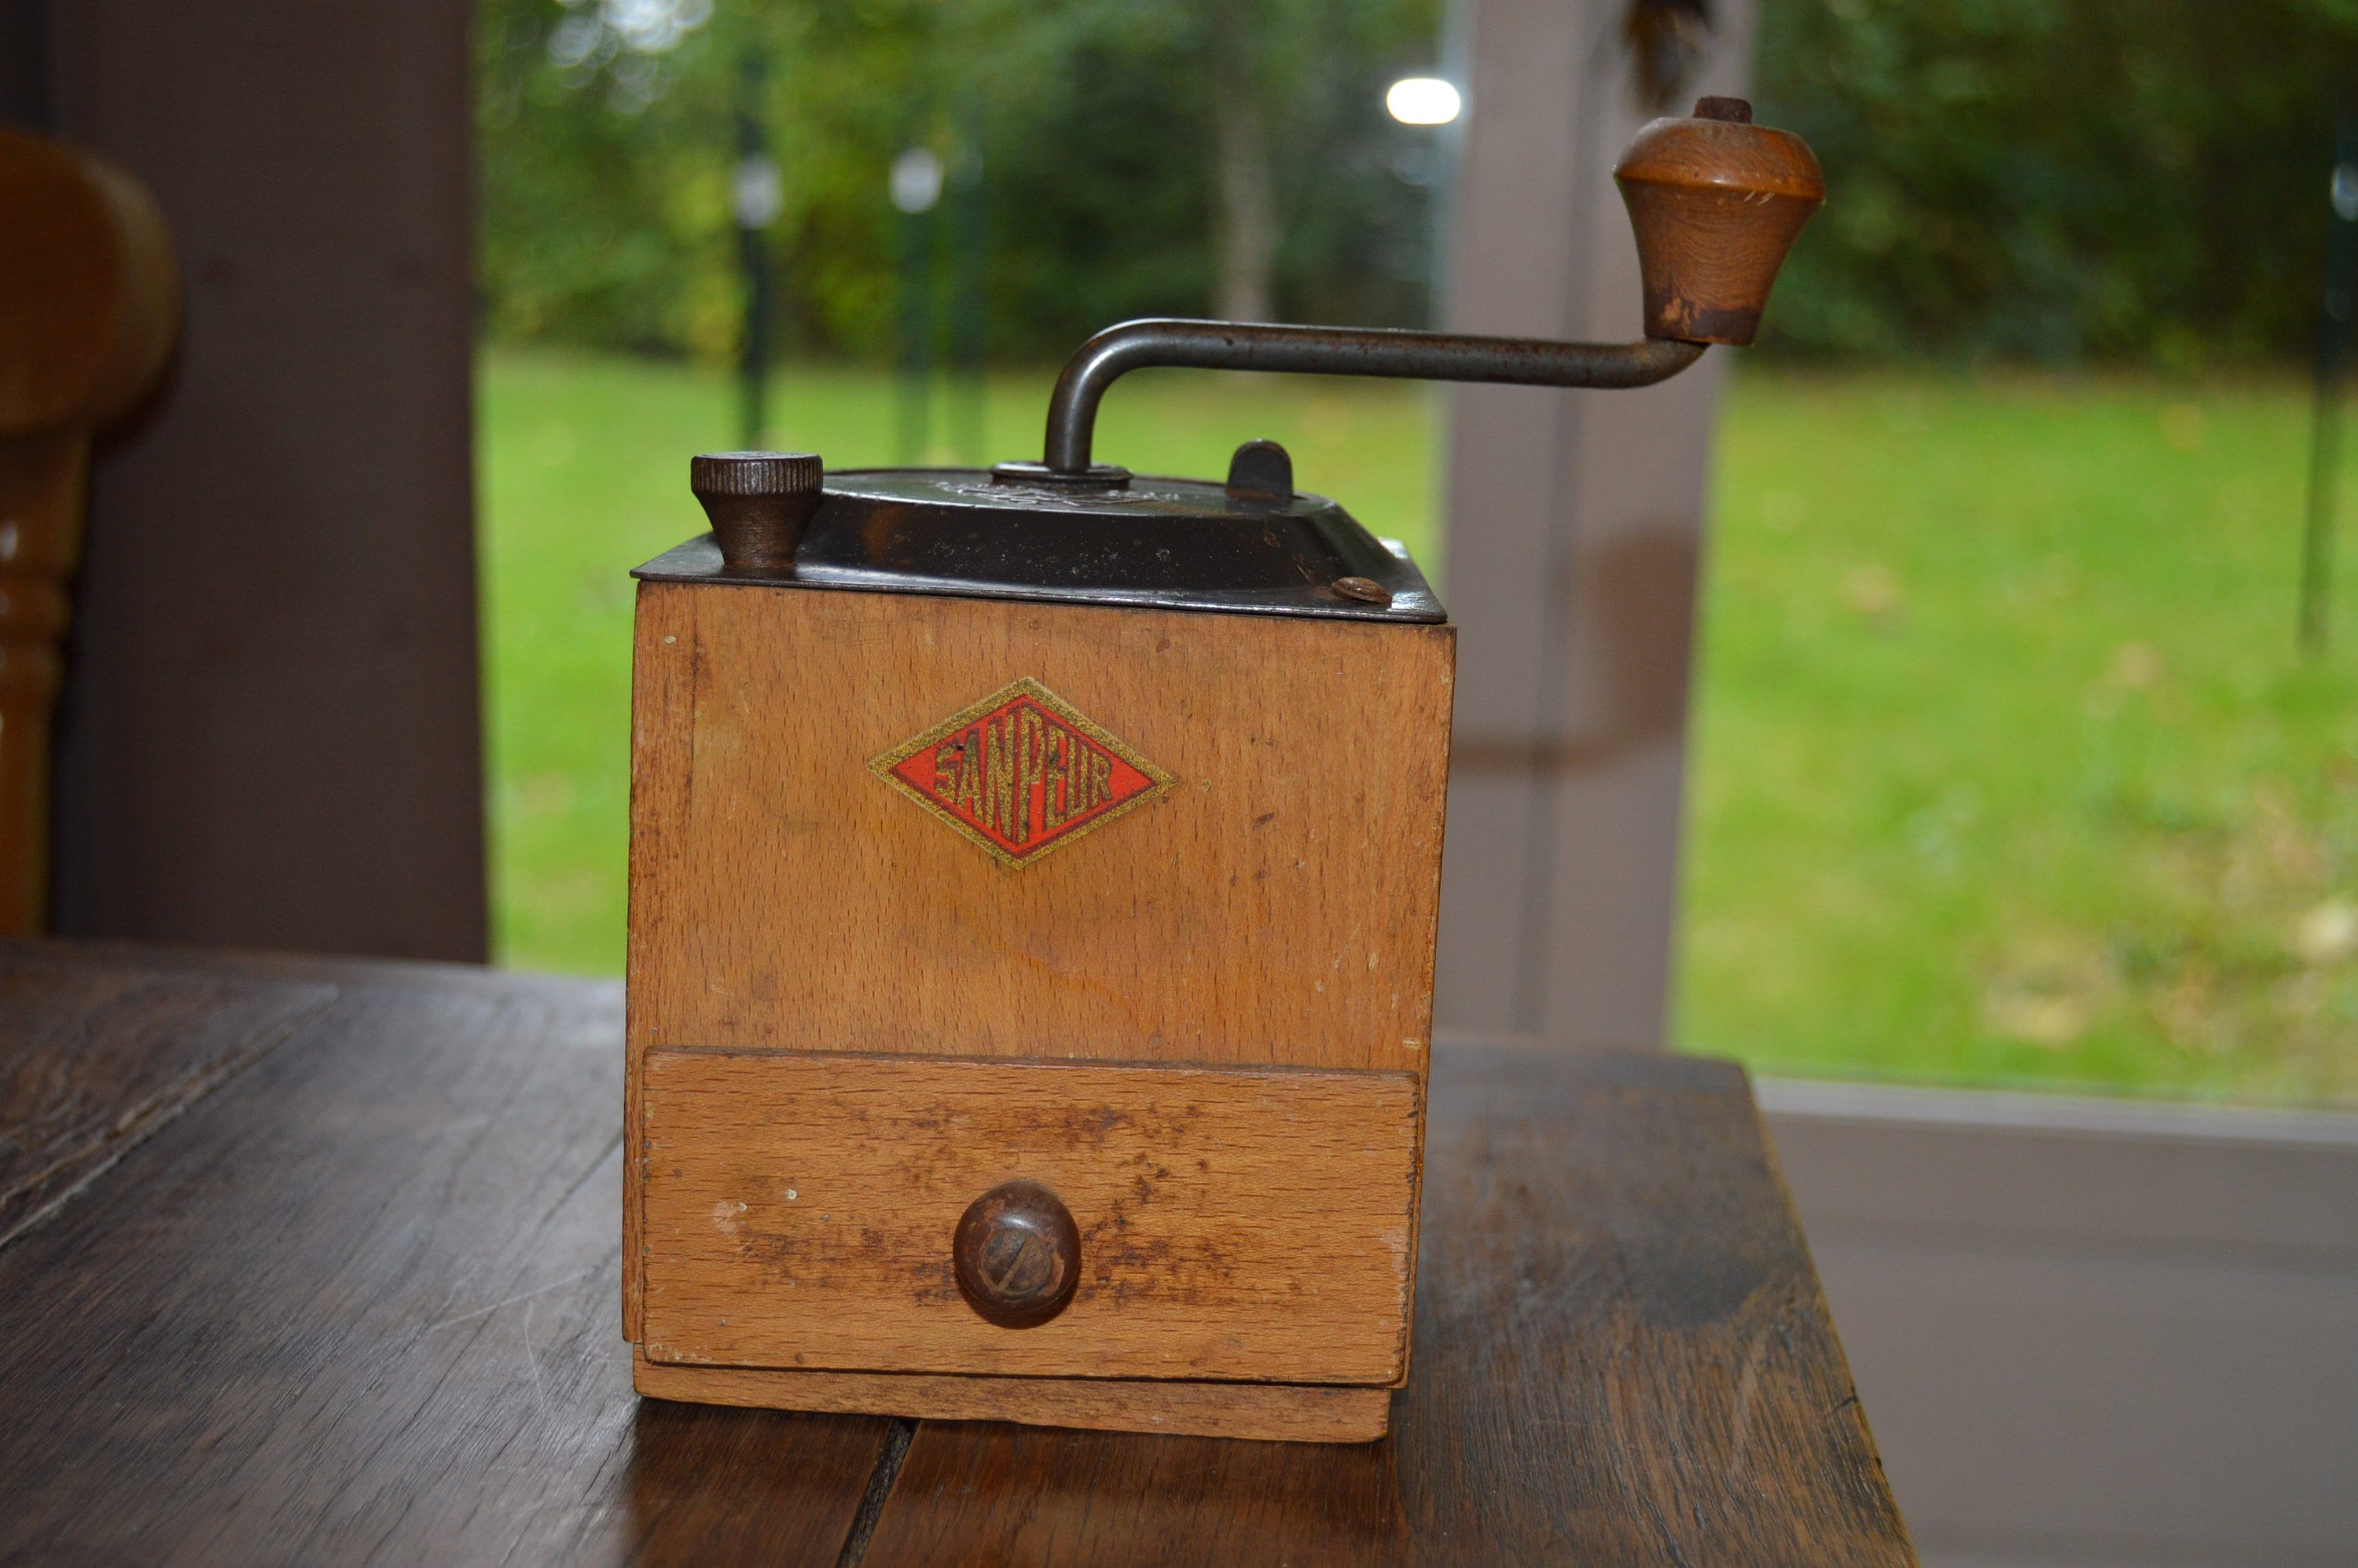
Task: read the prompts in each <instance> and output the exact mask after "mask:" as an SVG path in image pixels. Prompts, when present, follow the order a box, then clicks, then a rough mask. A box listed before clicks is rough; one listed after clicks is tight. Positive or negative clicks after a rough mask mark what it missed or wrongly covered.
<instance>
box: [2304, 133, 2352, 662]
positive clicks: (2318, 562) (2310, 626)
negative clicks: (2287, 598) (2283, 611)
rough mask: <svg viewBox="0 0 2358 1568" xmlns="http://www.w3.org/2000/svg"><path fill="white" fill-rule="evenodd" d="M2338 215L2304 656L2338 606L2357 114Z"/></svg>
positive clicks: (2320, 359) (2324, 330)
mask: <svg viewBox="0 0 2358 1568" xmlns="http://www.w3.org/2000/svg"><path fill="white" fill-rule="evenodd" d="M2328 194H2329V195H2330V196H2331V200H2332V204H2333V216H2332V219H2331V222H2330V223H2329V224H2328V226H2327V229H2326V242H2325V299H2324V303H2323V306H2322V307H2321V308H2320V310H2319V311H2318V318H2317V409H2316V416H2315V418H2316V423H2315V425H2314V427H2312V433H2311V435H2310V438H2309V513H2308V516H2307V518H2306V521H2305V526H2304V527H2303V528H2302V530H2301V549H2300V651H2301V653H2302V654H2304V655H2306V656H2307V657H2309V658H2312V659H2313V658H2315V657H2317V656H2318V655H2319V654H2321V653H2323V652H2324V651H2325V639H2326V633H2327V630H2328V625H2329V622H2330V620H2331V613H2332V603H2333V513H2334V491H2335V488H2336V486H2335V482H2334V481H2336V479H2337V478H2338V477H2339V476H2340V473H2341V468H2342V383H2343V381H2344V380H2345V379H2346V378H2347V374H2348V370H2349V358H2350V323H2351V317H2352V315H2353V304H2358V115H2344V116H2342V121H2341V124H2339V125H2338V126H2337V127H2336V131H2335V136H2334V165H2333V180H2332V184H2331V187H2330V188H2329V191H2328Z"/></svg>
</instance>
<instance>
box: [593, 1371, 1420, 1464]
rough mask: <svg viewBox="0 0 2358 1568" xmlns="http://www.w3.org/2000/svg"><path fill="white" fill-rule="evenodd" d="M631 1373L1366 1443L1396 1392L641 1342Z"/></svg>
mask: <svg viewBox="0 0 2358 1568" xmlns="http://www.w3.org/2000/svg"><path fill="white" fill-rule="evenodd" d="M634 1376H635V1380H636V1382H637V1385H638V1390H639V1392H641V1393H643V1394H646V1395H649V1396H651V1397H653V1398H655V1399H664V1400H698V1401H701V1402H708V1403H711V1404H722V1405H748V1406H752V1407H755V1408H760V1409H772V1410H796V1411H861V1412H871V1413H881V1414H886V1415H898V1416H912V1417H922V1418H924V1419H926V1420H931V1421H1010V1422H1022V1423H1023V1424H1025V1425H1029V1426H1056V1427H1078V1428H1082V1429H1086V1430H1094V1431H1102V1432H1156V1433H1166V1432H1167V1433H1184V1434H1186V1435H1189V1436H1195V1437H1237V1438H1250V1439H1253V1440H1255V1441H1257V1442H1291V1443H1372V1442H1373V1441H1375V1440H1376V1439H1377V1438H1379V1437H1381V1436H1382V1435H1383V1434H1384V1431H1385V1427H1386V1425H1387V1424H1388V1423H1389V1422H1390V1416H1391V1403H1392V1391H1391V1390H1390V1389H1350V1388H1320V1387H1316V1386H1312V1385H1304V1384H1300V1383H1204V1382H1170V1381H1161V1382H1138V1381H1130V1380H1128V1379H1120V1378H967V1377H936V1376H934V1375H932V1374H930V1373H925V1372H789V1371H774V1370H769V1369H764V1368H752V1367H667V1366H665V1365H663V1364H662V1363H660V1362H656V1361H650V1360H648V1359H647V1358H646V1357H645V1356H644V1354H643V1355H641V1356H640V1357H639V1358H638V1362H637V1366H636V1369H635V1374H634Z"/></svg>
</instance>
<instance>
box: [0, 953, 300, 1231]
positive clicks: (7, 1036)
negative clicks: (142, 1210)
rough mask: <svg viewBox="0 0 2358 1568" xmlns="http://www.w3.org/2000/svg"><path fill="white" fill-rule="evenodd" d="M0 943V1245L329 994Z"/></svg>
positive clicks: (277, 1037)
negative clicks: (56, 959) (50, 957)
mask: <svg viewBox="0 0 2358 1568" xmlns="http://www.w3.org/2000/svg"><path fill="white" fill-rule="evenodd" d="M41 951H42V950H41V949H39V948H36V947H30V946H22V945H19V944H14V943H10V944H5V945H0V1243H5V1241H6V1240H7V1239H8V1238H9V1237H11V1236H13V1235H14V1234H16V1231H18V1230H19V1229H22V1228H23V1227H26V1226H27V1225H30V1224H32V1223H34V1222H35V1221H37V1220H38V1219H39V1218H40V1217H41V1216H42V1215H43V1214H45V1213H47V1212H48V1211H49V1209H50V1208H52V1207H53V1206H56V1205H58V1204H59V1203H62V1202H64V1201H65V1200H66V1199H67V1198H69V1197H70V1196H72V1195H73V1194H74V1193H75V1192H77V1191H78V1190H80V1188H81V1185H82V1184H84V1183H86V1182H88V1181H89V1180H90V1179H91V1178H92V1176H94V1175H96V1174H97V1173H99V1172H101V1171H103V1170H104V1169H105V1168H106V1167H107V1166H108V1165H110V1164H112V1163H113V1162H114V1161H115V1160H117V1159H120V1158H121V1157H122V1155H123V1152H124V1150H126V1149H128V1148H130V1147H131V1145H133V1144H134V1143H136V1142H137V1141H139V1140H140V1139H142V1138H145V1137H146V1136H147V1135H148V1134H149V1133H151V1132H153V1131H154V1130H156V1129H157V1127H160V1126H161V1125H163V1124H164V1123H165V1122H167V1121H168V1120H170V1119H172V1118H173V1117H175V1116H177V1115H178V1114H179V1113H180V1112H181V1111H182V1110H184V1109H185V1108H187V1107H188V1106H189V1104H191V1103H192V1102H194V1101H195V1100H196V1099H198V1098H200V1097H201V1096H202V1095H203V1094H204V1093H205V1092H206V1091H207V1090H208V1089H210V1088H211V1087H213V1086H214V1085H216V1084H218V1083H219V1082H220V1081H221V1080H222V1079H223V1078H225V1077H227V1076H229V1075H230V1074H232V1073H234V1072H236V1071H237V1070H238V1069H239V1068H240V1067H242V1066H243V1065H246V1064H247V1063H248V1062H250V1061H252V1060H253V1059H254V1057H256V1056H258V1055H260V1054H262V1053H263V1052H264V1051H265V1050H267V1049H269V1048H270V1047H271V1046H272V1045H274V1044H277V1042H278V1041H280V1040H281V1039H283V1038H285V1037H286V1035H287V1033H288V1032H289V1031H290V1030H292V1029H293V1028H294V1027H295V1026H296V1025H297V1024H298V1023H300V1022H302V1021H303V1020H304V1019H306V1018H308V1017H309V1016H311V1015H312V1014H313V1013H316V1012H318V1011H319V1010H320V1009H321V1008H323V1007H325V1006H327V1005H328V1003H329V1002H330V1001H332V1000H334V999H335V995H336V991H335V988H334V987H333V986H331V985H325V984H319V983H309V984H307V983H303V982H300V981H296V982H283V981H282V982H273V981H267V980H261V979H252V978H248V977H243V976H238V975H230V974H217V973H179V974H166V973H158V972H157V970H156V969H155V968H153V966H152V964H148V963H138V962H132V961H128V960H125V961H119V962H109V961H106V960H104V959H96V960H94V961H92V962H89V963H84V964H73V965H61V964H56V963H51V962H48V961H45V960H43V959H42V958H41V957H39V956H38V955H39V954H40V953H41Z"/></svg>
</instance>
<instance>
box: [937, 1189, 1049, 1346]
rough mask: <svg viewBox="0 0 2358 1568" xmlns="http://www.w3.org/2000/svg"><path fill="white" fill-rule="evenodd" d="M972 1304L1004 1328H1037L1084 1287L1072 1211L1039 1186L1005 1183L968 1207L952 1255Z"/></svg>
mask: <svg viewBox="0 0 2358 1568" xmlns="http://www.w3.org/2000/svg"><path fill="white" fill-rule="evenodd" d="M951 1256H952V1257H953V1258H954V1259H955V1260H956V1261H957V1282H958V1289H959V1290H961V1291H963V1292H966V1299H967V1304H968V1305H969V1306H971V1307H973V1308H974V1310H975V1311H976V1312H978V1313H980V1314H982V1315H983V1316H984V1317H985V1318H987V1319H989V1320H990V1322H992V1323H995V1324H997V1325H999V1326H1000V1327H1001V1328H1033V1327H1036V1326H1038V1325H1041V1324H1044V1323H1045V1322H1047V1321H1048V1320H1049V1319H1050V1318H1052V1317H1054V1316H1055V1315H1056V1314H1058V1313H1060V1312H1062V1311H1064V1310H1065V1303H1066V1302H1069V1301H1071V1300H1072V1299H1073V1290H1074V1287H1076V1286H1077V1285H1078V1284H1079V1283H1080V1282H1081V1233H1080V1229H1079V1227H1076V1226H1075V1225H1074V1224H1073V1213H1072V1210H1070V1209H1068V1208H1066V1207H1065V1205H1064V1202H1063V1200H1062V1199H1060V1198H1058V1197H1057V1196H1056V1195H1055V1194H1054V1193H1052V1192H1050V1191H1049V1190H1048V1189H1047V1188H1045V1187H1044V1186H1042V1185H1041V1184H1039V1183H1037V1182H1006V1183H1002V1184H1001V1185H999V1186H995V1187H993V1188H991V1189H990V1191H989V1192H987V1193H985V1194H983V1195H981V1196H980V1197H979V1198H977V1199H975V1200H974V1202H972V1203H970V1204H968V1206H967V1210H966V1213H965V1214H964V1215H963V1216H961V1217H959V1219H958V1224H957V1241H956V1242H955V1244H954V1245H953V1246H952V1248H951Z"/></svg>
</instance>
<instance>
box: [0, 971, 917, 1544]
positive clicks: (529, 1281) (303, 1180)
mask: <svg viewBox="0 0 2358 1568" xmlns="http://www.w3.org/2000/svg"><path fill="white" fill-rule="evenodd" d="M47 951H48V952H49V953H52V954H54V955H55V956H54V957H47V958H44V959H40V960H35V961H33V962H30V963H27V962H25V961H23V960H22V959H19V960H18V962H17V963H16V965H15V966H13V968H16V969H17V970H18V971H19V975H18V979H19V983H20V984H23V985H29V986H31V987H34V988H36V989H48V990H49V991H51V992H53V993H54V992H59V991H63V990H68V989H71V988H73V987H74V986H76V985H78V984H79V985H83V986H86V987H87V988H89V989H90V990H91V992H92V995H93V998H94V1000H93V1004H92V1007H91V1008H90V1009H89V1010H87V1011H86V1012H85V1014H84V1020H85V1022H84V1025H83V1027H84V1028H85V1030H86V1031H87V1032H91V1033H95V1034H96V1035H97V1036H98V1037H100V1038H102V1039H106V1040H109V1041H112V1042H114V1044H112V1045H111V1046H110V1049H112V1050H114V1051H115V1052H117V1053H118V1054H134V1053H135V1049H136V1047H135V1046H134V1045H133V1044H131V1042H132V1041H133V1040H134V1039H135V1038H144V1039H146V1040H148V1041H149V1042H151V1043H154V1044H157V1047H158V1048H159V1049H168V1048H169V1047H168V1044H166V1043H167V1042H168V1040H169V1038H170V1033H171V1032H170V1031H169V1030H167V1029H159V1028H156V1027H153V1026H145V1027H144V1030H143V1029H140V1028H126V1027H125V1025H126V1024H129V1023H133V1022H135V1021H137V1020H138V1018H139V1015H138V1014H137V1013H136V1012H135V1011H133V1010H131V1009H128V1008H125V1007H124V1006H122V1005H120V1004H119V1003H115V1002H112V1001H110V1000H107V999H106V998H105V996H104V995H103V991H104V988H105V987H106V986H107V985H108V984H110V983H112V982H110V981H109V980H108V979H107V978H106V977H108V976H110V975H114V974H115V973H117V972H118V971H117V970H115V969H114V968H113V967H112V966H100V967H99V972H98V974H97V975H95V976H92V975H87V974H85V973H84V971H85V970H86V969H87V968H90V966H88V965H87V964H86V963H84V962H82V961H81V960H80V959H79V958H78V957H77V956H76V955H74V954H73V953H72V952H71V951H70V949H49V950H47ZM25 971H30V972H31V973H30V978H29V979H27V976H26V973H25ZM322 980H325V981H327V982H329V983H331V984H332V985H333V987H334V991H335V995H334V1000H333V1001H332V1002H331V1003H330V1005H329V1006H327V1007H326V1008H325V1009H323V1010H319V1011H312V1012H310V1013H309V1014H308V1017H307V1018H306V1019H305V1021H304V1022H301V1023H300V1024H299V1026H298V1027H297V1029H296V1030H295V1031H294V1032H293V1033H291V1034H289V1035H288V1036H287V1038H286V1039H285V1040H284V1042H283V1043H281V1044H278V1045H277V1046H276V1049H274V1050H272V1051H271V1052H269V1054H266V1055H265V1056H264V1057H263V1058H262V1059H261V1060H260V1061H259V1062H258V1063H256V1064H255V1065H253V1066H252V1067H250V1068H249V1069H248V1070H247V1071H246V1072H244V1073H243V1074H241V1075H240V1076H238V1077H236V1078H235V1079H234V1080H232V1081H231V1082H230V1083H228V1084H227V1085H225V1086H224V1087H221V1088H218V1089H216V1090H215V1091H214V1092H213V1093H212V1094H211V1095H209V1096H207V1097H205V1098H203V1099H201V1100H200V1101H199V1102H198V1103H197V1104H196V1105H195V1106H194V1107H193V1108H190V1110H189V1112H188V1113H187V1114H185V1115H183V1116H181V1117H180V1118H179V1119H177V1120H175V1121H173V1122H172V1123H171V1124H170V1125H168V1126H167V1127H165V1128H163V1129H162V1130H160V1131H158V1132H157V1134H156V1136H154V1137H153V1138H151V1139H149V1140H148V1141H146V1144H144V1145H143V1146H142V1147H140V1148H138V1149H137V1150H135V1151H134V1152H133V1153H132V1155H131V1157H130V1158H129V1159H128V1160H126V1161H124V1162H121V1163H119V1164H117V1165H116V1166H115V1168H114V1171H112V1172H110V1173H108V1174H107V1175H106V1176H105V1177H103V1178H102V1179H101V1180H99V1181H98V1182H96V1183H94V1184H92V1186H91V1188H90V1190H89V1191H87V1192H86V1193H84V1194H83V1195H82V1196H81V1198H80V1199H79V1200H78V1201H77V1202H75V1203H73V1204H71V1205H69V1206H66V1207H64V1208H63V1209H60V1210H59V1211H58V1212H56V1213H55V1214H53V1215H52V1216H51V1217H49V1219H48V1220H47V1221H46V1222H45V1223H43V1224H40V1225H38V1226H35V1227H31V1228H30V1229H28V1230H27V1231H25V1232H24V1233H23V1234H22V1235H20V1236H19V1237H18V1238H16V1240H15V1241H14V1242H12V1243H10V1244H9V1245H7V1246H6V1247H5V1248H0V1391H5V1396H6V1397H5V1407H6V1409H7V1410H8V1411H9V1414H8V1416H7V1418H6V1419H5V1421H0V1560H5V1561H8V1562H19V1561H23V1562H58V1563H93V1562H96V1563H205V1564H213V1563H240V1564H259V1563H288V1564H331V1563H358V1562H363V1561H366V1562H378V1561H384V1562H396V1563H584V1562H597V1561H606V1560H629V1561H659V1562H679V1563H732V1562H736V1563H811V1564H818V1565H822V1568H824V1565H827V1564H832V1563H835V1562H836V1560H837V1558H838V1553H839V1551H840V1548H841V1546H842V1543H843V1541H844V1539H845V1536H846V1534H847V1532H848V1531H849V1528H850V1524H851V1521H852V1519H853V1516H854V1514H855V1512H856V1511H857V1509H858V1507H859V1503H860V1497H861V1495H862V1492H863V1490H864V1488H865V1487H866V1485H867V1480H868V1476H869V1475H870V1473H871V1469H872V1467H873V1465H874V1464H875V1461H876V1457H877V1454H878V1453H879V1452H880V1448H881V1445H882V1444H883V1442H884V1441H885V1439H886V1437H887V1436H888V1434H889V1433H890V1432H891V1423H890V1422H885V1421H881V1420H875V1419H869V1418H860V1417H852V1416H795V1415H784V1414H777V1413H772V1412H757V1411H741V1410H726V1409H719V1408H710V1409H703V1408H694V1407H687V1406H679V1405H670V1404H665V1403H660V1402H647V1403H642V1402H641V1401H639V1400H637V1399H636V1398H634V1397H633V1393H632V1390H631V1372H630V1352H629V1347H628V1346H626V1345H624V1344H623V1343H622V1338H621V1335H620V1325H619V1324H618V1323H617V1321H616V1318H615V1310H614V1303H615V1299H616V1294H617V1290H616V1285H617V1276H618V1273H619V1266H620V1258H619V1256H618V1254H619V1250H620V1238H619V1235H618V1229H617V1226H616V1223H615V1220H616V1216H617V1213H618V1212H619V1207H620V1204H621V1200H622V1193H621V1188H622V1182H621V1169H620V1167H621V1157H620V1143H621V1140H620V1137H619V1133H620V1129H619V1128H618V1127H617V1125H616V1120H615V1117H616V1109H617V1107H618V1105H619V1103H620V1100H621V1095H622V1059H621V1050H620V1045H621V1037H622V1017H621V1012H622V997H621V990H620V988H618V987H614V986H600V985H589V984H583V983H579V982H563V981H539V980H525V979H514V978H506V977H499V976H494V975H491V974H489V973H486V972H484V971H481V970H470V969H465V968H428V967H425V966H416V967H406V966H384V965H380V966H362V965H350V966H340V965H330V964H320V965H317V966H309V967H305V966H284V967H281V968H278V969H277V970H276V971H275V972H274V973H272V974H270V975H268V976H265V978H263V979H255V978H254V976H253V975H252V974H251V973H245V972H241V970H240V968H238V967H237V966H235V965H232V964H217V965H209V966H205V967H203V968H198V969H193V970H191V969H175V970H166V971H159V972H157V974H155V975H153V976H151V977H149V979H148V981H147V984H148V986H149V987H150V988H151V989H152V990H154V991H156V992H159V993H162V994H167V995H168V994H172V992H171V988H173V987H174V986H184V985H188V984H192V983H194V984H207V983H209V984H211V985H212V986H213V987H214V988H215V989H216V990H217V992H218V993H219V994H221V995H222V997H223V999H224V1008H225V1011H226V1010H227V1009H228V1008H230V1007H232V1006H234V1005H236V1004H237V1003H239V1001H240V1000H241V998H242V997H243V996H245V995H246V994H248V993H247V991H246V990H245V989H243V988H259V989H265V990H276V991H277V992H279V993H280V1005H281V1008H282V1010H284V1011H300V1010H301V1009H303V1008H305V1007H307V1006H308V1005H310V1004H311V1003H312V1002H313V1001H314V1000H316V993H317V991H318V990H319V989H320V982H321V981H322ZM246 1005H248V1006H249V1007H250V1006H251V1005H252V1004H251V1003H250V1002H249V1003H246ZM10 1011H14V1010H13V1009H11V1010H10Z"/></svg>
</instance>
